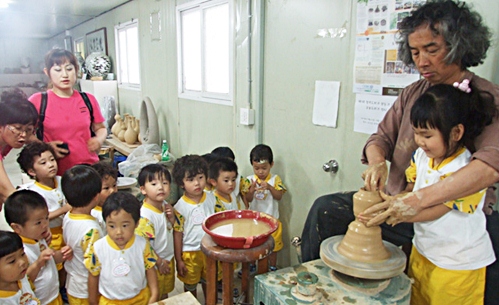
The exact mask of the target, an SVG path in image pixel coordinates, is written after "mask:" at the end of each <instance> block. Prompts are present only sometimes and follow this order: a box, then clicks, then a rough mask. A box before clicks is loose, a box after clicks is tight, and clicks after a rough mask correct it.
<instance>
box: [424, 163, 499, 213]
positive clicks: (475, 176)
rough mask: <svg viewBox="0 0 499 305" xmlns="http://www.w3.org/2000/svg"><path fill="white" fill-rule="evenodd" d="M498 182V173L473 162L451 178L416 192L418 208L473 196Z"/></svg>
mask: <svg viewBox="0 0 499 305" xmlns="http://www.w3.org/2000/svg"><path fill="white" fill-rule="evenodd" d="M497 181H499V173H498V172H497V171H496V170H495V169H494V168H492V167H490V166H489V165H488V164H487V163H484V162H482V161H480V160H477V159H475V160H473V161H471V162H470V163H469V164H468V165H466V166H465V167H463V168H461V169H460V170H458V171H457V172H455V173H454V174H452V175H451V176H449V177H447V178H445V179H443V180H441V181H440V182H438V183H435V184H432V185H430V186H428V187H425V188H422V189H420V190H418V191H417V196H418V198H419V199H420V202H421V203H420V206H421V207H422V208H428V207H431V206H434V205H437V204H440V203H443V202H446V201H449V200H455V199H459V198H463V197H466V196H468V195H471V194H474V193H476V192H478V191H480V190H483V189H485V188H487V187H489V186H491V185H492V184H494V183H496V182H497Z"/></svg>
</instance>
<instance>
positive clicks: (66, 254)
mask: <svg viewBox="0 0 499 305" xmlns="http://www.w3.org/2000/svg"><path fill="white" fill-rule="evenodd" d="M61 254H62V259H63V260H64V261H69V260H72V259H73V249H71V247H70V246H64V247H62V248H61Z"/></svg>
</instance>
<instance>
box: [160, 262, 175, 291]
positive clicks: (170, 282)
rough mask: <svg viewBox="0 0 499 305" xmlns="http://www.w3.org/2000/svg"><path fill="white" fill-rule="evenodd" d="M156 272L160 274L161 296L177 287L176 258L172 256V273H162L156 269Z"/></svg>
mask: <svg viewBox="0 0 499 305" xmlns="http://www.w3.org/2000/svg"><path fill="white" fill-rule="evenodd" d="M156 274H157V275H158V288H159V296H160V297H161V296H162V295H166V294H168V293H170V292H172V291H173V289H174V288H175V258H173V257H172V259H171V260H170V273H168V274H161V273H159V271H158V269H156Z"/></svg>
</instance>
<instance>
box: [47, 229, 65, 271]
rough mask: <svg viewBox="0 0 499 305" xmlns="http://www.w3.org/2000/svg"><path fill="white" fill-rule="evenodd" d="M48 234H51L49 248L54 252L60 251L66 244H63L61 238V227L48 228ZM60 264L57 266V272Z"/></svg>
mask: <svg viewBox="0 0 499 305" xmlns="http://www.w3.org/2000/svg"><path fill="white" fill-rule="evenodd" d="M50 232H51V233H52V241H51V242H50V248H52V249H54V250H55V251H57V250H61V248H62V247H64V246H65V245H66V244H65V243H64V239H63V238H62V227H55V228H50ZM62 267H63V266H62V263H59V264H57V270H61V269H62Z"/></svg>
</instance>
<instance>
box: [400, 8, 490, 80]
mask: <svg viewBox="0 0 499 305" xmlns="http://www.w3.org/2000/svg"><path fill="white" fill-rule="evenodd" d="M423 25H428V26H429V29H430V30H431V31H432V32H433V34H434V35H435V36H437V35H442V37H443V38H444V40H445V43H446V47H447V49H448V51H449V54H447V56H446V58H445V61H446V63H447V64H452V63H456V64H460V66H461V69H462V70H464V69H466V68H468V67H474V66H478V65H479V64H482V63H483V61H484V60H485V57H486V56H487V50H488V49H489V47H490V44H491V38H492V33H491V32H490V30H489V28H488V27H487V26H486V25H484V24H483V22H482V17H481V16H480V15H479V14H478V13H477V12H474V11H471V10H470V8H469V6H468V5H467V4H466V3H465V2H460V1H457V2H456V1H453V0H436V1H432V2H427V3H426V4H425V5H423V6H422V7H421V8H419V9H417V10H415V11H413V12H412V14H411V15H410V16H408V17H406V18H404V19H403V20H402V21H401V22H400V24H399V25H398V29H399V34H398V42H399V57H400V59H401V60H402V61H403V62H404V63H405V64H406V65H412V64H414V61H413V60H412V54H411V49H410V47H409V35H410V34H412V33H414V32H415V30H416V29H417V28H418V27H420V26H423Z"/></svg>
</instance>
